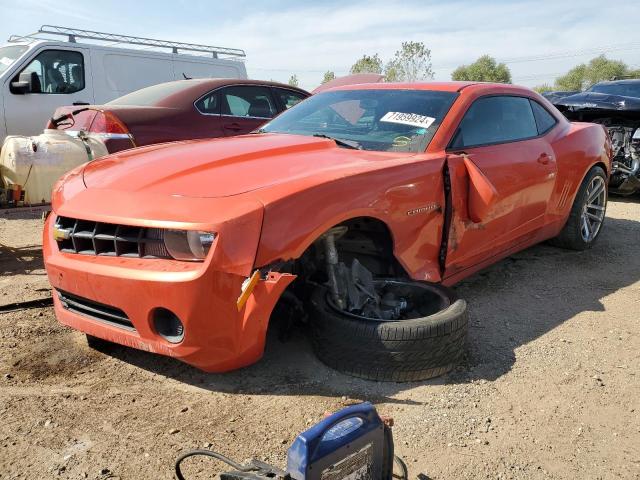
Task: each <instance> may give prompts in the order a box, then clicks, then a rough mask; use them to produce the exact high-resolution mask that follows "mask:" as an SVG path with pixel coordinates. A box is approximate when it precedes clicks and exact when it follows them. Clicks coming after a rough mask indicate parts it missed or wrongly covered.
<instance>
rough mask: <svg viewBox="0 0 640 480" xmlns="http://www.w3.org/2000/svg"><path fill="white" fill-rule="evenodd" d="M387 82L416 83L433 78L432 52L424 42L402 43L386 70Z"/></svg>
mask: <svg viewBox="0 0 640 480" xmlns="http://www.w3.org/2000/svg"><path fill="white" fill-rule="evenodd" d="M384 76H385V80H386V81H387V82H415V81H419V80H426V79H432V78H433V69H432V68H431V50H429V49H428V48H427V47H426V46H425V45H424V43H422V42H402V46H401V48H400V50H398V51H396V53H395V54H394V56H393V59H391V60H390V61H389V62H387V65H386V66H385V69H384Z"/></svg>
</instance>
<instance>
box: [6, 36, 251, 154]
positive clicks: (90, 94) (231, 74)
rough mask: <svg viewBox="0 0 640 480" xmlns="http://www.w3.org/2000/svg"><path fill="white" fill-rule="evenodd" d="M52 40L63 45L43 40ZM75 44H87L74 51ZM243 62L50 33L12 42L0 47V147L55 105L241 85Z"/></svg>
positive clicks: (182, 46)
mask: <svg viewBox="0 0 640 480" xmlns="http://www.w3.org/2000/svg"><path fill="white" fill-rule="evenodd" d="M52 36H53V37H55V36H65V37H66V38H65V39H64V41H60V40H51V39H47V38H50V37H52ZM81 38H82V39H86V40H89V41H90V43H77V39H81ZM91 42H92V43H91ZM105 42H108V43H111V45H105V44H104V43H105ZM114 44H115V45H114ZM123 45H124V46H128V48H123ZM143 48H145V49H143ZM149 48H155V49H159V50H162V49H169V52H162V51H151V50H148V49H149ZM181 52H189V54H185V53H181ZM205 55H206V56H205ZM244 57H245V53H244V51H243V50H240V49H234V48H222V47H211V46H207V45H194V44H188V43H180V42H168V41H163V40H154V39H149V38H137V37H131V36H126V35H115V34H109V33H102V32H93V31H88V30H78V29H72V28H65V27H56V26H51V25H43V26H42V27H41V28H40V30H38V32H36V33H34V34H32V35H28V36H25V37H17V36H12V37H11V38H9V41H8V43H6V44H4V45H2V46H0V145H1V144H2V142H3V141H4V138H5V137H6V136H7V135H37V134H39V133H41V132H42V130H43V128H44V127H45V125H46V123H47V120H48V119H49V117H50V116H51V115H52V114H53V112H54V111H55V109H56V108H58V107H60V106H63V105H72V104H73V105H82V104H93V105H95V104H102V103H105V102H108V101H110V100H113V99H114V98H117V97H120V96H122V95H124V94H126V93H129V92H132V91H134V90H138V89H140V88H143V87H147V86H150V85H155V84H157V83H162V82H167V81H170V80H178V79H184V78H206V77H221V78H247V71H246V68H245V65H244V62H243V59H244Z"/></svg>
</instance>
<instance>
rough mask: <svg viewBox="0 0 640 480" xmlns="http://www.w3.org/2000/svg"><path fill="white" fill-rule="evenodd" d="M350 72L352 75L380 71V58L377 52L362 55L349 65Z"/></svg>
mask: <svg viewBox="0 0 640 480" xmlns="http://www.w3.org/2000/svg"><path fill="white" fill-rule="evenodd" d="M350 72H351V74H352V75H353V74H356V73H382V60H380V57H379V56H378V54H377V53H376V54H375V55H373V56H369V55H363V56H362V58H361V59H360V60H358V61H357V62H356V63H354V64H353V65H352V66H351V70H350Z"/></svg>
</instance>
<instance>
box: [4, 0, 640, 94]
mask: <svg viewBox="0 0 640 480" xmlns="http://www.w3.org/2000/svg"><path fill="white" fill-rule="evenodd" d="M638 18H640V1H638V0H617V1H616V2H611V3H608V2H604V1H602V0H594V1H592V0H581V1H580V2H577V1H572V2H568V1H567V2H563V1H560V0H555V1H553V0H552V1H547V0H536V1H528V0H527V1H505V0H495V1H481V0H476V1H473V0H458V1H444V0H440V1H429V0H418V1H413V0H405V1H394V0H386V1H378V0H369V1H348V0H343V1H333V0H330V1H325V2H322V1H315V2H306V1H304V0H298V1H291V0H264V1H260V2H258V1H255V2H249V1H242V0H234V1H224V2H221V1H208V2H207V1H203V0H174V1H171V2H162V1H148V0H129V1H121V0H116V1H108V0H104V1H101V2H95V1H91V0H82V1H78V0H65V1H64V2H59V1H54V0H21V1H20V2H16V1H15V0H0V41H4V40H6V38H8V37H9V35H11V34H27V33H31V32H34V31H36V30H37V29H38V28H39V27H40V25H42V24H50V25H61V26H67V27H74V28H82V29H88V30H96V31H103V32H110V33H120V34H125V35H136V36H144V37H150V38H159V39H163V40H175V41H183V42H191V43H200V44H207V45H216V46H224V47H233V48H242V49H244V50H245V51H246V53H247V58H246V66H247V72H248V74H249V77H250V78H256V79H263V80H276V81H282V82H286V81H287V80H288V79H289V77H290V76H291V75H292V74H295V75H297V77H298V79H299V81H300V86H301V87H303V88H307V89H313V88H315V87H316V86H317V85H318V84H319V83H320V81H321V80H322V77H323V74H324V72H326V71H327V70H332V71H334V72H335V73H336V75H338V76H340V75H344V74H347V73H348V71H349V68H350V66H351V65H352V64H353V63H354V62H355V61H356V60H357V59H358V58H360V57H361V56H362V55H363V54H368V55H373V54H375V53H377V54H379V55H380V57H381V58H382V59H383V60H384V61H387V60H388V59H390V58H391V57H392V56H393V54H394V52H395V51H396V50H398V49H399V48H400V44H401V43H402V42H403V41H417V42H423V43H424V44H425V45H426V46H427V47H428V48H429V49H430V50H431V59H432V63H433V68H434V73H435V79H436V80H450V78H451V72H452V71H453V70H454V69H455V68H456V67H457V66H459V65H462V64H468V63H471V62H473V61H474V60H476V59H477V58H478V57H479V56H481V55H483V54H489V55H491V56H493V57H495V58H496V59H497V60H498V61H502V62H505V63H507V66H508V67H509V68H510V70H511V73H512V77H513V81H514V83H517V84H521V85H526V86H535V85H539V84H542V83H552V82H553V80H554V78H555V77H557V76H559V75H562V74H563V73H565V72H566V71H567V70H569V69H570V68H571V67H573V66H575V65H577V64H580V63H583V62H587V61H588V60H589V59H591V58H593V57H594V56H597V55H599V54H601V53H605V54H606V55H607V57H608V58H612V59H619V60H622V61H624V62H626V63H627V64H629V65H630V66H632V67H636V68H640V29H639V28H638V27H637V19H638Z"/></svg>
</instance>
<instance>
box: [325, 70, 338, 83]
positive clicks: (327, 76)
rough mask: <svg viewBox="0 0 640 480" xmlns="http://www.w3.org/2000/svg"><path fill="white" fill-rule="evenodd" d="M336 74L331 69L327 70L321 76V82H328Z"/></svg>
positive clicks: (333, 78)
mask: <svg viewBox="0 0 640 480" xmlns="http://www.w3.org/2000/svg"><path fill="white" fill-rule="evenodd" d="M335 78H336V74H335V73H333V72H332V71H331V70H328V71H326V72H325V73H324V77H323V78H322V83H327V82H330V81H331V80H335Z"/></svg>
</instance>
